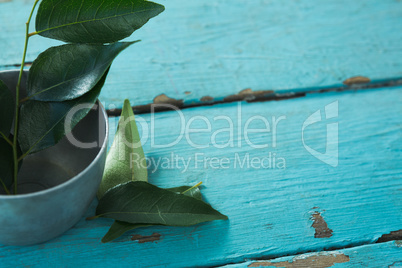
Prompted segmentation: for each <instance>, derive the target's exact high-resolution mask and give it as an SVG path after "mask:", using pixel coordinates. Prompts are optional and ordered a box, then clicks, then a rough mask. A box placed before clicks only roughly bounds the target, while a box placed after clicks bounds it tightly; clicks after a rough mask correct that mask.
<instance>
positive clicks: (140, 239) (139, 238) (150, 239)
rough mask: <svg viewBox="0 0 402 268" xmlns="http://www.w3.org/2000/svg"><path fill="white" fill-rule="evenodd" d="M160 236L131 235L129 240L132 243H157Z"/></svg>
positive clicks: (154, 234)
mask: <svg viewBox="0 0 402 268" xmlns="http://www.w3.org/2000/svg"><path fill="white" fill-rule="evenodd" d="M161 236H162V235H161V234H158V233H153V234H152V235H149V236H142V235H133V236H131V240H133V241H138V243H140V244H141V243H148V242H154V241H158V240H160V239H161Z"/></svg>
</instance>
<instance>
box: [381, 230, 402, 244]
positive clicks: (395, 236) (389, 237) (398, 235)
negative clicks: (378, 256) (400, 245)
mask: <svg viewBox="0 0 402 268" xmlns="http://www.w3.org/2000/svg"><path fill="white" fill-rule="evenodd" d="M394 240H402V230H398V231H393V232H390V233H389V234H384V235H382V236H381V237H380V238H378V240H377V243H384V242H388V241H394Z"/></svg>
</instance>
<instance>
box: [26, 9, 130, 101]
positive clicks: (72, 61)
mask: <svg viewBox="0 0 402 268" xmlns="http://www.w3.org/2000/svg"><path fill="white" fill-rule="evenodd" d="M66 2H67V1H66ZM133 43H135V42H120V43H114V44H111V45H88V44H68V45H62V46H57V47H51V48H49V49H47V50H46V51H45V52H43V53H41V54H40V55H39V56H38V58H37V59H36V60H35V61H34V62H33V64H32V67H31V69H30V70H29V77H28V85H27V92H28V98H30V99H34V100H40V101H65V100H71V99H75V98H78V97H80V96H82V95H84V94H85V93H87V92H88V91H90V90H91V89H92V88H93V87H94V86H95V85H96V84H97V83H98V82H99V81H100V80H101V78H102V76H103V75H104V73H105V72H106V70H108V68H109V67H110V65H111V64H112V62H113V60H114V58H115V57H116V56H117V55H118V54H119V53H120V52H121V51H122V50H124V49H125V48H127V47H128V46H130V45H131V44H133Z"/></svg>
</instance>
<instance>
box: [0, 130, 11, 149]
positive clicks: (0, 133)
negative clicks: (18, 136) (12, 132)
mask: <svg viewBox="0 0 402 268" xmlns="http://www.w3.org/2000/svg"><path fill="white" fill-rule="evenodd" d="M0 135H1V137H2V138H3V139H4V140H5V141H6V142H7V143H8V144H10V145H11V146H13V142H12V141H11V140H10V139H9V138H7V136H6V135H4V133H3V132H1V131H0Z"/></svg>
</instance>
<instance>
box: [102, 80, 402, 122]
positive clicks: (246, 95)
mask: <svg viewBox="0 0 402 268" xmlns="http://www.w3.org/2000/svg"><path fill="white" fill-rule="evenodd" d="M343 83H344V85H342V86H332V87H331V86H330V87H326V88H306V89H298V90H293V91H292V90H286V91H278V92H275V91H272V90H258V91H253V90H252V89H245V90H242V91H240V92H239V93H237V94H233V95H230V96H226V97H224V98H213V97H211V96H204V97H203V98H201V99H200V100H199V102H193V101H191V102H188V103H187V102H185V101H183V100H177V99H173V98H169V97H168V96H166V95H165V94H161V95H159V96H156V97H155V98H154V101H153V103H150V104H146V105H138V106H133V107H132V108H133V110H134V113H136V114H146V113H151V111H152V112H155V113H158V112H166V111H170V110H172V108H169V107H166V106H159V107H158V106H157V105H156V106H154V107H153V109H152V108H151V107H152V106H153V105H155V104H168V105H171V106H174V107H176V108H177V109H180V110H184V109H188V108H194V107H201V106H213V105H217V104H223V103H231V102H238V101H247V102H265V101H280V100H287V99H294V98H301V97H305V96H306V95H307V94H313V93H328V92H342V91H352V90H355V91H356V90H370V89H376V88H382V87H395V86H399V85H402V78H394V79H388V80H375V81H370V79H368V78H366V77H361V76H358V77H352V78H349V79H346V80H345V81H344V82H343ZM151 109H152V110H151ZM107 114H108V116H109V117H117V116H120V114H121V109H113V110H110V109H108V110H107Z"/></svg>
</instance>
